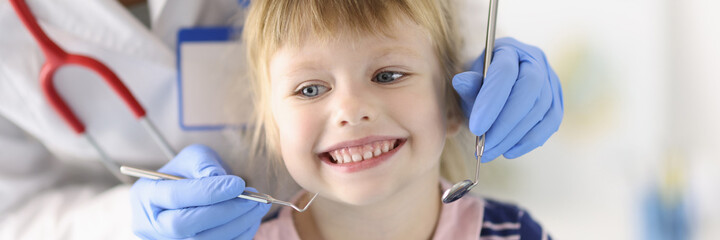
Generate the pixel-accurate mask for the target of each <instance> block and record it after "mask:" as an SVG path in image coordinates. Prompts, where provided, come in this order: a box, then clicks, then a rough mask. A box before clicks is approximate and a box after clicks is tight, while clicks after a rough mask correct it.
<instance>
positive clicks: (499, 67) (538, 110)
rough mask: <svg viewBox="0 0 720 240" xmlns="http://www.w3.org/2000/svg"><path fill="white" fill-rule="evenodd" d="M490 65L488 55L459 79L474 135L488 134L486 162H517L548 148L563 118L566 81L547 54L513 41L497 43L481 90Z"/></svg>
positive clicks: (455, 81) (457, 86)
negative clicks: (563, 84)
mask: <svg viewBox="0 0 720 240" xmlns="http://www.w3.org/2000/svg"><path fill="white" fill-rule="evenodd" d="M484 62H485V53H484V52H483V53H482V54H481V55H480V57H479V58H478V59H477V60H476V61H475V63H474V64H473V65H472V67H471V69H470V71H469V72H464V73H460V74H457V75H455V77H453V87H454V88H455V91H457V92H458V94H459V95H460V98H461V99H462V100H461V106H462V109H463V111H464V112H465V115H466V116H467V117H468V118H469V127H470V131H471V132H472V133H473V134H475V135H477V136H480V135H482V134H483V133H486V135H485V151H484V154H483V157H482V159H481V160H482V162H489V161H492V160H493V159H495V158H497V157H499V156H500V155H505V157H506V158H516V157H519V156H522V155H523V154H525V153H528V152H530V151H531V150H533V149H535V148H537V147H539V146H541V145H543V144H544V143H545V141H547V139H548V138H550V136H551V135H552V134H553V133H554V132H555V131H557V130H558V128H559V127H560V122H561V121H562V117H563V98H562V89H561V88H560V81H559V79H558V77H557V75H556V74H555V72H553V70H552V68H550V65H549V64H548V62H547V59H546V58H545V54H544V53H543V52H542V50H540V49H539V48H537V47H534V46H530V45H526V44H524V43H521V42H519V41H517V40H515V39H513V38H500V39H497V40H496V41H495V49H494V51H493V59H492V62H491V63H490V67H489V69H488V73H487V79H485V82H484V83H483V84H484V85H483V86H482V88H481V86H480V81H481V79H482V71H483V64H484Z"/></svg>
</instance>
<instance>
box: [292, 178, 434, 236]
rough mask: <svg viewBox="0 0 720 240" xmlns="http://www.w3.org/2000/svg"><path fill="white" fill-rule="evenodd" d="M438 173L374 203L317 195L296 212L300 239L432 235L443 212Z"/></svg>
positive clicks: (295, 219)
mask: <svg viewBox="0 0 720 240" xmlns="http://www.w3.org/2000/svg"><path fill="white" fill-rule="evenodd" d="M435 170H437V169H435ZM439 175H440V174H439V171H429V173H428V174H426V175H425V176H421V177H419V178H418V179H416V180H414V181H413V182H411V183H409V184H408V185H407V186H406V187H404V188H402V189H399V191H398V192H397V193H395V194H393V195H391V196H389V197H388V198H387V199H385V200H383V201H379V202H377V203H374V204H371V205H364V206H354V205H348V204H344V203H339V202H335V201H332V200H328V199H325V198H322V196H318V198H317V199H315V201H316V202H315V203H313V207H311V208H310V209H309V212H306V213H304V214H298V213H294V216H293V218H294V222H295V227H296V229H297V231H298V235H299V236H300V238H301V239H430V238H432V235H433V233H434V231H435V227H436V225H437V221H438V218H439V216H440V208H441V202H440V196H441V195H440V194H441V193H440V185H439V179H440V176H439ZM430 186H431V187H430ZM321 195H322V194H321Z"/></svg>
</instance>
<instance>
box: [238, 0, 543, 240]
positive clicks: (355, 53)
mask: <svg viewBox="0 0 720 240" xmlns="http://www.w3.org/2000/svg"><path fill="white" fill-rule="evenodd" d="M452 15H453V14H452V12H451V8H450V6H448V1H445V0H404V1H403V0H394V1H389V0H386V1H381V0H373V1H370V0H364V1H350V0H348V1H340V0H336V1H297V0H258V1H252V4H251V9H250V12H249V15H248V19H247V22H246V24H245V29H244V33H243V34H244V36H243V37H244V41H245V43H246V45H247V48H248V57H249V62H250V67H251V72H252V79H253V80H252V81H253V82H252V83H253V90H254V91H253V92H254V93H255V104H256V106H255V109H257V113H256V114H257V115H256V119H255V120H256V125H255V126H256V129H255V134H254V147H253V149H258V150H259V152H257V153H256V154H259V155H262V156H264V157H262V158H257V159H269V160H270V161H273V160H274V161H278V162H281V163H282V164H284V166H285V167H286V168H287V170H288V172H289V173H290V175H291V176H292V177H293V179H294V180H295V181H296V182H297V183H298V184H299V185H300V186H301V187H302V188H304V189H305V190H306V191H303V192H300V193H298V195H297V196H296V198H295V199H294V200H293V201H294V203H295V204H296V205H299V206H304V205H305V204H306V203H307V201H308V200H309V196H312V194H314V193H316V192H319V193H320V195H319V196H318V198H317V199H315V201H314V202H313V204H312V206H311V207H310V208H309V209H308V211H306V212H303V213H298V212H294V211H292V210H291V209H290V208H284V209H281V210H280V212H279V214H278V215H277V216H276V217H274V218H272V219H270V220H269V221H266V222H264V223H263V224H262V225H260V228H259V230H258V232H257V235H256V238H257V239H430V238H432V239H519V238H521V237H522V239H549V237H548V236H547V234H546V232H544V230H543V229H542V228H541V227H540V226H539V225H538V224H537V223H536V222H535V221H533V220H532V219H531V218H530V216H529V214H528V213H526V212H525V211H523V210H522V209H520V208H518V207H516V206H513V205H509V204H505V203H500V202H496V201H492V200H487V199H482V198H477V197H473V196H466V197H464V198H462V199H460V200H458V201H455V202H453V203H451V204H447V205H443V204H442V203H441V200H440V198H441V194H442V191H444V189H447V188H449V187H450V184H449V183H448V182H447V181H446V180H444V178H450V179H456V178H457V177H452V176H448V175H447V174H441V172H443V173H450V172H452V171H449V170H447V169H445V167H446V166H462V162H463V161H464V159H462V158H461V157H457V156H455V157H453V154H450V153H451V151H449V150H448V149H451V148H450V147H451V145H453V144H455V143H454V141H453V138H454V136H455V135H457V134H458V132H459V131H467V130H462V129H463V128H461V126H462V125H463V124H464V117H463V113H462V111H461V110H460V107H459V103H458V102H459V100H458V97H457V94H456V93H455V92H454V91H453V89H452V86H451V85H450V84H451V78H452V76H453V75H455V74H456V73H458V72H459V63H458V59H457V56H456V54H457V50H458V47H459V46H458V45H459V44H457V39H458V38H457V37H456V35H455V29H454V25H453V21H452V19H451V17H450V16H452ZM260 150H262V151H260ZM441 163H442V164H441ZM441 165H442V166H443V168H442V169H441ZM460 172H463V171H460Z"/></svg>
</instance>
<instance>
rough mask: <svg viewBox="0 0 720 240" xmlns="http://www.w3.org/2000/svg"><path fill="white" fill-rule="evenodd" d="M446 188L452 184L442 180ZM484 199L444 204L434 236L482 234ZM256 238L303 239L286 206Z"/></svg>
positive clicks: (294, 198)
mask: <svg viewBox="0 0 720 240" xmlns="http://www.w3.org/2000/svg"><path fill="white" fill-rule="evenodd" d="M440 184H441V186H442V189H443V191H444V190H445V189H448V188H450V187H451V184H450V183H449V182H448V181H446V180H444V179H443V180H441V181H440ZM305 193H306V192H305V191H304V190H303V191H300V192H299V193H298V194H296V195H295V197H293V198H292V202H296V201H297V200H298V199H299V198H300V197H301V196H302V195H303V194H305ZM484 207H485V202H484V201H483V200H482V199H481V198H478V197H475V196H472V195H467V196H465V197H463V198H461V199H458V200H457V201H455V202H453V203H450V204H443V205H442V209H441V210H440V219H439V221H438V224H437V227H436V228H435V234H434V236H433V239H475V238H479V237H480V230H481V229H482V218H483V209H484ZM255 239H287V240H300V236H298V233H297V229H295V224H294V222H293V218H292V209H291V208H290V207H283V208H281V209H280V212H279V213H278V216H277V218H275V219H272V220H270V221H267V222H264V223H262V224H261V225H260V228H259V229H258V231H257V234H256V235H255Z"/></svg>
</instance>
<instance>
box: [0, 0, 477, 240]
mask: <svg viewBox="0 0 720 240" xmlns="http://www.w3.org/2000/svg"><path fill="white" fill-rule="evenodd" d="M469 4H472V5H473V6H472V7H474V9H484V8H483V7H482V6H480V5H482V4H480V3H477V4H475V3H469ZM483 4H484V3H483ZM28 5H29V7H30V9H31V11H32V12H33V14H34V15H35V17H36V18H37V19H38V22H39V24H40V25H41V27H42V28H43V30H44V31H45V32H46V33H47V34H48V36H49V37H50V38H51V39H53V40H54V41H55V42H56V43H57V44H58V45H59V46H60V47H62V48H64V49H65V50H66V51H68V52H71V53H77V54H82V55H87V56H91V57H94V58H96V59H98V60H100V61H101V62H103V63H105V64H106V65H107V66H108V67H110V68H111V69H112V70H113V71H114V72H115V73H116V74H117V75H118V77H119V78H120V79H121V80H122V81H123V82H124V83H125V84H126V85H127V87H128V88H129V89H130V91H131V92H132V93H133V94H134V95H135V97H136V98H137V99H138V101H139V102H140V103H141V104H142V105H143V106H144V107H145V110H146V111H147V114H148V117H149V119H151V120H152V121H153V122H154V123H155V125H156V126H157V127H158V129H159V131H160V132H161V133H162V134H163V135H164V136H165V138H166V139H167V140H168V142H169V143H170V145H171V146H172V147H173V148H174V149H175V150H176V151H179V150H180V149H182V148H183V147H185V146H187V145H189V144H193V143H201V144H205V145H208V146H210V147H212V148H213V149H215V150H216V151H218V152H219V154H220V156H221V157H222V158H223V159H224V160H225V161H226V162H227V163H228V165H229V166H230V167H231V168H232V171H233V173H234V174H237V175H239V176H241V177H243V178H245V179H246V180H247V181H248V185H250V186H254V187H256V188H258V189H260V190H261V191H263V192H267V193H270V194H271V195H273V196H276V197H279V198H284V199H287V198H288V197H289V196H290V195H292V194H293V193H294V191H293V190H292V189H294V188H296V186H295V185H294V183H292V182H291V181H281V182H279V183H278V182H275V181H269V180H267V176H268V175H267V174H266V172H265V171H258V170H257V169H247V168H244V166H246V164H245V159H244V158H243V157H244V156H243V155H242V154H241V153H242V152H243V151H237V148H238V146H240V147H241V146H243V143H242V142H234V141H233V140H234V139H237V135H235V134H232V131H183V130H182V129H181V128H180V127H179V124H178V93H177V82H176V73H175V71H176V69H175V68H176V66H175V51H174V49H175V41H176V40H175V36H176V34H177V30H178V28H179V27H188V26H201V25H208V26H210V25H224V24H227V23H228V21H229V20H228V18H230V17H231V16H232V15H233V14H234V13H235V11H236V10H237V9H238V7H237V1H236V0H213V1H198V0H173V1H171V2H170V3H166V2H165V0H156V1H152V0H151V1H150V2H149V6H150V11H151V22H152V30H150V29H147V28H146V27H144V26H143V25H142V24H141V23H140V22H139V21H138V20H137V19H135V18H134V17H133V16H132V15H131V14H130V13H128V12H127V10H126V9H124V8H123V6H121V5H120V4H119V3H118V2H116V1H114V0H92V1H87V0H28ZM463 9H464V11H466V12H468V14H465V15H466V16H468V17H469V18H467V19H471V20H466V21H464V22H465V23H467V22H472V25H473V26H475V28H474V29H472V28H469V27H467V26H469V25H468V24H464V23H463V22H461V29H463V28H464V29H465V30H463V31H464V32H465V33H470V34H469V36H466V40H468V41H469V42H475V43H477V44H471V46H469V47H470V48H469V49H467V50H466V51H464V53H465V54H464V58H465V60H468V59H471V58H472V57H473V56H477V54H478V53H479V52H480V51H481V50H482V47H483V45H482V44H483V41H484V40H483V39H482V38H483V36H482V35H484V30H483V29H484V28H483V27H482V26H484V18H485V16H486V12H485V11H484V10H478V11H468V9H472V8H467V7H466V8H463ZM43 62H44V56H43V55H42V53H41V51H40V50H39V48H38V44H37V42H36V41H35V40H34V39H33V38H32V37H31V36H30V34H29V32H28V31H27V30H26V29H25V27H24V26H23V25H22V24H21V22H20V21H19V19H18V18H17V16H16V14H15V13H14V11H13V9H12V6H10V4H9V3H8V2H7V1H0V239H55V238H60V239H129V238H135V237H134V236H133V235H132V231H131V228H130V205H129V204H128V203H129V197H128V189H129V188H130V185H122V184H120V185H118V183H117V181H116V180H115V179H114V178H113V176H112V175H111V174H110V173H109V172H108V171H107V170H106V169H104V168H103V166H102V165H101V164H100V161H99V156H98V154H97V153H96V152H95V150H94V149H93V148H92V147H91V146H90V145H89V144H88V143H87V142H86V141H85V139H84V138H80V137H78V135H76V134H75V133H74V132H73V131H72V130H71V129H70V128H69V127H68V125H66V124H65V122H63V121H62V120H61V119H60V117H59V116H58V115H57V114H56V113H55V112H54V111H53V110H52V109H51V107H50V105H48V102H47V101H46V99H45V97H44V96H43V95H42V93H41V91H40V88H39V86H40V85H39V81H38V73H39V71H40V67H41V66H42V63H43ZM55 84H56V88H57V90H58V91H59V92H60V94H61V95H62V96H63V97H64V99H65V100H66V101H67V103H68V104H69V106H71V108H72V109H73V110H74V112H75V114H76V115H77V116H78V117H79V118H80V119H81V121H82V122H83V123H85V125H86V128H87V131H88V132H89V133H91V134H92V135H93V137H94V138H95V139H96V140H97V141H98V142H99V144H100V146H101V147H102V148H103V149H104V150H105V151H106V152H107V153H108V155H109V156H110V157H111V158H112V159H114V160H115V161H117V162H119V163H121V164H125V165H130V166H138V167H145V168H150V169H157V168H159V167H160V166H162V165H163V164H164V163H166V162H167V160H166V159H165V158H164V157H163V155H162V153H161V151H160V148H159V147H157V145H155V143H154V142H152V139H151V138H150V136H149V135H148V134H147V133H146V132H145V131H144V130H143V129H142V127H141V126H140V125H139V124H138V123H137V122H136V121H135V119H134V118H133V117H132V115H131V113H130V112H129V111H128V109H127V108H126V107H125V105H124V104H123V103H122V102H121V101H120V100H119V98H118V97H117V96H116V95H115V94H114V93H113V92H112V91H111V90H110V89H108V88H107V85H105V84H104V83H103V82H102V80H101V79H100V78H99V77H96V76H94V75H92V74H88V73H86V72H84V70H79V69H78V68H74V67H68V68H64V69H63V70H61V71H59V72H58V73H57V74H56V75H55ZM207 107H218V108H219V107H222V106H207ZM228 133H231V134H228ZM233 151H235V152H233ZM239 153H240V154H239Z"/></svg>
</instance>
